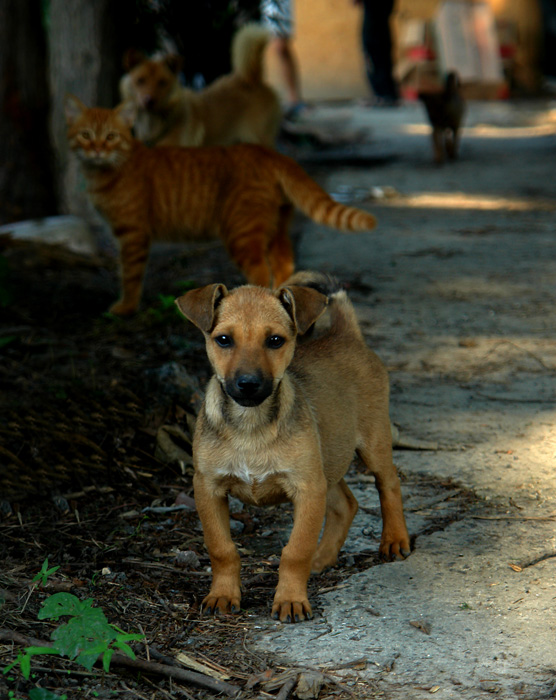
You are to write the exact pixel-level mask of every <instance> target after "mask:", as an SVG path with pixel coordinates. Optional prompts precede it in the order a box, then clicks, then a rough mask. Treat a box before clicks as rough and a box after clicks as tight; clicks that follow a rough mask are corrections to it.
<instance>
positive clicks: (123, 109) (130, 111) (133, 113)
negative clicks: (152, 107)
mask: <svg viewBox="0 0 556 700" xmlns="http://www.w3.org/2000/svg"><path fill="white" fill-rule="evenodd" d="M116 112H117V113H118V116H119V117H120V119H121V120H122V121H123V123H124V124H125V125H126V126H129V128H130V129H131V127H132V126H133V125H134V124H135V120H136V119H137V107H136V105H134V104H133V102H131V101H129V100H126V101H125V102H122V103H121V104H120V105H118V106H117V107H116Z"/></svg>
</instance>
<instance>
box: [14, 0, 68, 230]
mask: <svg viewBox="0 0 556 700" xmlns="http://www.w3.org/2000/svg"><path fill="white" fill-rule="evenodd" d="M0 46H1V47H2V50H1V51H0V222H2V223H6V222H10V221H17V220H21V219H27V218H38V217H43V216H48V215H52V214H55V213H56V211H57V196H56V186H55V178H54V160H53V153H52V149H51V145H50V137H49V132H48V116H49V109H50V103H49V90H48V83H47V76H48V70H47V53H46V41H45V36H44V30H43V23H42V2H41V0H0Z"/></svg>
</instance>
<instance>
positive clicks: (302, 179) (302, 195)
mask: <svg viewBox="0 0 556 700" xmlns="http://www.w3.org/2000/svg"><path fill="white" fill-rule="evenodd" d="M276 177H277V178H278V181H279V182H280V185H281V187H282V190H283V191H284V194H285V195H286V197H287V198H288V199H289V200H290V202H292V204H294V205H295V206H296V207H297V208H298V209H300V210H301V211H302V212H303V213H304V214H306V215H307V216H308V217H309V218H311V219H313V221H315V222H316V223H317V224H325V225H326V226H331V227H332V228H335V229H338V230H340V231H370V230H371V229H373V228H374V227H375V226H376V224H377V221H376V218H375V217H374V216H373V215H372V214H371V213H370V212H368V211H364V210H363V209H357V208H356V207H349V206H346V205H344V204H340V203H339V202H335V201H334V200H333V199H332V197H331V196H330V195H329V194H328V193H327V192H325V191H324V190H323V189H322V187H321V186H320V185H318V184H317V183H316V182H315V181H314V180H313V179H312V178H311V177H309V175H307V173H306V172H305V171H304V170H303V168H302V167H301V166H300V165H298V164H297V163H296V162H295V161H294V160H293V159H291V158H288V157H287V156H281V157H280V163H279V165H278V166H277V167H276Z"/></svg>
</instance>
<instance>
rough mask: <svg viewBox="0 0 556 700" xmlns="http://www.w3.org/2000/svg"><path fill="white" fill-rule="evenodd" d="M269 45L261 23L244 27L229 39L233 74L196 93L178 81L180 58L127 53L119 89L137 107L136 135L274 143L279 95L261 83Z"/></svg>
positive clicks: (187, 142)
mask: <svg viewBox="0 0 556 700" xmlns="http://www.w3.org/2000/svg"><path fill="white" fill-rule="evenodd" d="M267 43H268V32H267V31H266V29H264V28H263V27H261V26H260V25H256V24H248V25H246V26H244V27H242V28H241V29H240V30H239V31H238V32H237V33H236V35H235V36H234V40H233V43H232V68H233V70H232V72H231V73H230V74H229V75H225V76H223V77H221V78H219V79H218V80H215V81H214V82H213V83H212V84H211V85H209V86H208V87H207V88H205V89H204V90H201V91H199V92H195V91H193V90H189V89H188V88H186V87H183V86H182V85H181V84H180V82H179V77H178V76H179V72H180V70H181V58H180V57H179V56H175V55H169V56H164V57H162V58H146V57H145V56H144V55H143V54H140V53H137V52H128V53H127V55H126V58H125V61H124V67H125V69H126V71H127V73H126V75H124V77H123V78H122V80H121V81H120V92H121V94H122V98H123V99H124V100H127V101H130V102H132V103H134V104H135V106H136V107H137V109H138V116H137V121H136V123H135V134H136V136H137V138H138V139H139V140H140V141H144V142H145V143H147V144H148V145H151V146H154V145H157V146H158V145H164V146H230V145H232V144H234V143H257V144H261V145H263V146H269V147H272V146H274V142H275V140H276V136H277V133H278V129H279V126H280V121H281V116H282V115H281V109H280V102H279V100H278V96H277V95H276V93H275V92H274V90H273V89H272V88H271V87H270V86H269V85H267V84H266V83H264V82H263V54H264V50H265V47H266V45H267Z"/></svg>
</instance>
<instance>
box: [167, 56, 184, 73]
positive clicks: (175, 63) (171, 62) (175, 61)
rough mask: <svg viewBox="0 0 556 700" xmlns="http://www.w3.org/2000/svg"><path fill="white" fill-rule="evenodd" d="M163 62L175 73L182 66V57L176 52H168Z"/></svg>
mask: <svg viewBox="0 0 556 700" xmlns="http://www.w3.org/2000/svg"><path fill="white" fill-rule="evenodd" d="M164 63H165V64H166V65H167V66H168V68H169V69H170V70H171V71H172V73H173V74H174V75H177V74H178V73H179V72H180V71H181V69H182V67H183V58H182V57H181V56H180V55H179V54H177V53H170V54H168V56H165V57H164Z"/></svg>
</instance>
